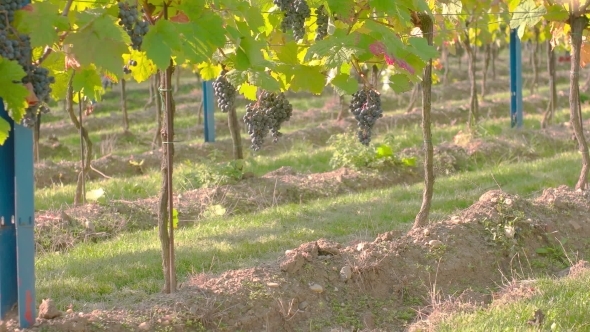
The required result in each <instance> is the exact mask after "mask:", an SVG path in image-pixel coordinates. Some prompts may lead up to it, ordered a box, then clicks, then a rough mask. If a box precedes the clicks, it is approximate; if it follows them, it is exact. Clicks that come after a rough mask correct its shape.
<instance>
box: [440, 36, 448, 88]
mask: <svg viewBox="0 0 590 332" xmlns="http://www.w3.org/2000/svg"><path fill="white" fill-rule="evenodd" d="M440 57H441V60H442V64H443V67H444V68H443V77H442V84H443V86H447V83H448V79H449V48H448V47H446V46H444V45H443V46H442V50H441V55H440Z"/></svg>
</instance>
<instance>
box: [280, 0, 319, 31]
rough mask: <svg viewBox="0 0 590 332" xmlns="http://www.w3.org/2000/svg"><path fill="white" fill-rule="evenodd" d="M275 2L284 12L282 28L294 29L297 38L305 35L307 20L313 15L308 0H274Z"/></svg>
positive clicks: (283, 29) (284, 29) (285, 29)
mask: <svg viewBox="0 0 590 332" xmlns="http://www.w3.org/2000/svg"><path fill="white" fill-rule="evenodd" d="M274 4H275V5H277V6H278V7H279V9H280V10H281V11H282V12H284V16H283V21H282V22H281V30H282V31H283V32H287V31H288V30H293V37H294V38H295V39H296V40H299V39H302V38H303V37H304V36H305V20H306V19H307V18H309V17H310V16H311V9H309V5H308V4H307V1H306V0H274Z"/></svg>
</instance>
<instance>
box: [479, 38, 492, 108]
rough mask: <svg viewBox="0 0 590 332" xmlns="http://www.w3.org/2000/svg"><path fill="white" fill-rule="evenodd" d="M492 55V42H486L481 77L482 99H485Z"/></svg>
mask: <svg viewBox="0 0 590 332" xmlns="http://www.w3.org/2000/svg"><path fill="white" fill-rule="evenodd" d="M491 57H492V47H491V46H490V44H486V45H485V46H484V55H483V70H482V74H483V76H482V79H481V99H482V100H483V99H484V98H485V95H486V83H487V77H488V68H489V67H490V58H491Z"/></svg>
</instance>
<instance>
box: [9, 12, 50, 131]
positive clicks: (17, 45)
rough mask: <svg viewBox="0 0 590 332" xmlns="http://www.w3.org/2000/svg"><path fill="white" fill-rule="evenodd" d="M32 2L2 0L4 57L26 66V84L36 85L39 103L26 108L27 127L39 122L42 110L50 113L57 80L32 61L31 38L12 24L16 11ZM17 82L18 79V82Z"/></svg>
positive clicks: (24, 123)
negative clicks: (15, 28) (17, 30)
mask: <svg viewBox="0 0 590 332" xmlns="http://www.w3.org/2000/svg"><path fill="white" fill-rule="evenodd" d="M27 3H28V1H26V0H2V1H0V56H1V57H3V58H5V59H7V60H14V61H16V62H18V64H20V65H21V66H22V67H23V70H24V71H25V72H26V76H25V77H24V78H23V79H22V81H21V82H22V83H23V84H27V83H30V84H31V86H32V87H33V92H34V93H35V95H36V97H37V99H38V100H39V103H37V104H36V105H34V106H30V107H28V108H27V109H26V111H25V116H24V118H23V120H22V124H23V125H24V126H26V127H33V126H34V125H35V122H36V119H37V115H38V114H39V112H42V113H46V112H48V111H49V109H48V108H47V106H46V103H48V102H49V101H50V99H51V87H50V85H51V84H53V83H55V78H54V77H52V76H49V70H48V69H46V68H43V67H39V66H37V65H34V64H33V63H32V49H31V39H30V37H29V36H27V35H19V34H14V33H13V31H14V30H13V29H11V28H10V26H9V25H11V24H12V21H13V20H14V13H15V11H16V10H18V9H20V8H22V7H23V6H25V5H26V4H27ZM15 83H16V82H15Z"/></svg>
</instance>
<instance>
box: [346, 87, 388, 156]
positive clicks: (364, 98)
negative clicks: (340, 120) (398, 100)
mask: <svg viewBox="0 0 590 332" xmlns="http://www.w3.org/2000/svg"><path fill="white" fill-rule="evenodd" d="M350 112H351V113H352V114H353V115H354V117H355V119H356V121H357V123H358V138H359V141H360V142H361V143H362V144H364V145H369V143H370V142H371V130H372V129H373V126H374V125H375V122H376V121H377V119H378V118H381V117H383V110H382V109H381V95H380V94H379V93H378V92H377V91H376V90H374V89H366V88H365V89H361V90H359V91H357V92H355V93H354V94H353V95H352V100H351V101H350Z"/></svg>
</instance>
